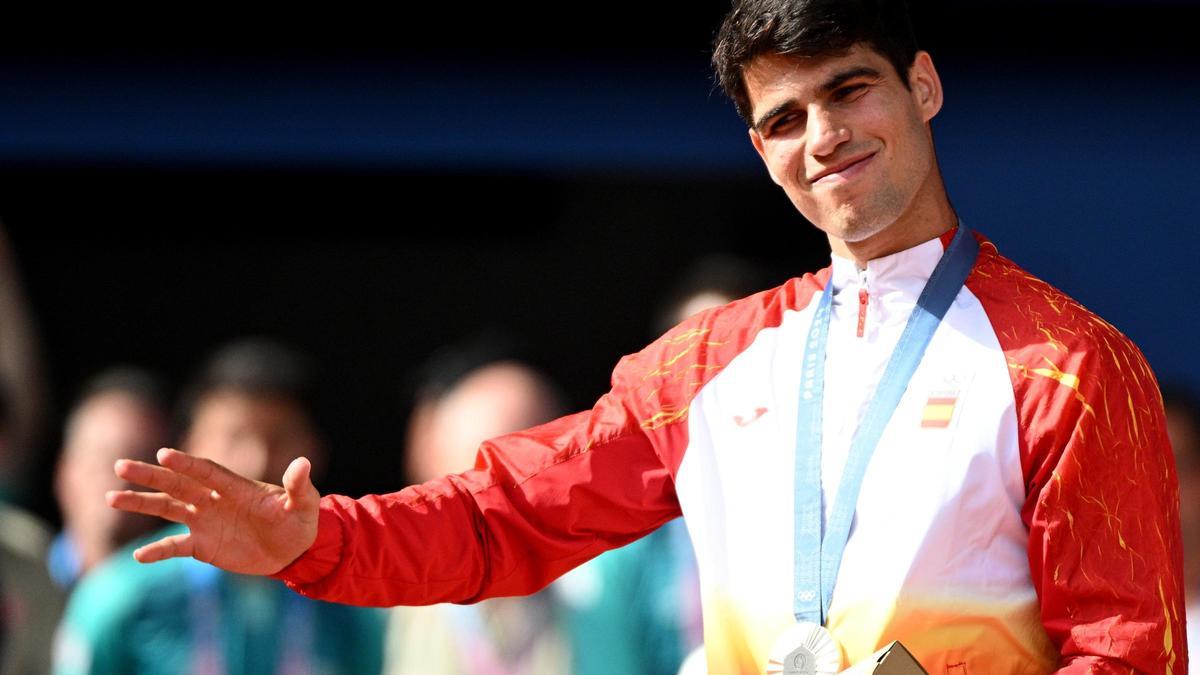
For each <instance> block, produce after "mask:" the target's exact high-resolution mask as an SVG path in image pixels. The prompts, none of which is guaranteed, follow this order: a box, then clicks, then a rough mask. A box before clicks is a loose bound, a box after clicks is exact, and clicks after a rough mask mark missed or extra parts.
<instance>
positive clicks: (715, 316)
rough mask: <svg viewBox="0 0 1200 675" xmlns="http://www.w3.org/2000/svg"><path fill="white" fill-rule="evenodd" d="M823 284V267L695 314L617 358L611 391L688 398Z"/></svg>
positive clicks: (825, 276) (826, 274)
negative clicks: (645, 345)
mask: <svg viewBox="0 0 1200 675" xmlns="http://www.w3.org/2000/svg"><path fill="white" fill-rule="evenodd" d="M828 279H829V270H828V268H827V269H824V270H821V271H819V272H817V273H815V274H805V275H804V276H802V277H796V278H793V279H789V280H788V281H786V282H784V283H783V284H781V285H779V286H776V287H774V288H770V289H767V290H765V291H760V292H758V293H755V294H753V295H750V296H747V297H745V298H741V299H738V300H734V301H733V302H730V303H728V304H726V305H722V306H720V307H714V308H712V309H707V310H704V311H702V312H699V313H697V314H694V315H693V316H691V317H689V318H687V319H685V320H684V321H683V322H681V323H680V324H679V325H677V326H675V327H674V328H672V329H671V330H669V331H667V332H666V333H664V334H663V335H662V336H661V337H660V338H658V339H657V340H655V341H654V342H652V343H651V344H650V345H649V346H647V347H646V348H645V349H643V350H641V351H639V352H637V353H635V354H630V355H629V356H626V357H624V358H623V359H621V362H620V363H619V364H618V365H617V370H616V371H615V372H614V374H613V385H614V388H621V387H623V388H627V389H635V390H640V391H643V392H647V393H648V392H653V391H662V390H664V389H665V390H669V391H672V392H674V398H683V399H690V398H691V397H692V396H693V395H695V393H696V391H698V390H699V389H700V388H701V387H702V386H703V385H704V384H705V383H706V382H707V381H708V380H709V379H711V377H712V376H713V375H715V374H716V373H717V372H719V371H720V370H721V368H723V367H724V366H725V365H726V364H728V363H729V362H730V361H731V360H732V359H733V358H734V357H735V356H737V355H738V354H740V353H741V352H742V351H744V350H745V349H746V348H747V347H748V346H749V345H750V343H751V342H753V341H754V338H755V337H756V336H757V335H758V333H759V332H760V331H762V330H764V329H767V328H773V327H777V326H779V325H780V323H781V322H782V321H783V317H784V315H785V313H786V312H788V311H799V310H802V309H804V308H805V307H807V306H808V305H809V303H811V302H813V301H814V299H815V298H816V297H817V296H819V294H820V292H821V290H822V289H823V288H824V287H825V283H826V282H827V281H828Z"/></svg>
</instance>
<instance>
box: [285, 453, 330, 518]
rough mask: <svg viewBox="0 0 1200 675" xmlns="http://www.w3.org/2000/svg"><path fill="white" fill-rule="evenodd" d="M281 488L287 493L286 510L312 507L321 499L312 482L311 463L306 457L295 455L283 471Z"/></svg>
mask: <svg viewBox="0 0 1200 675" xmlns="http://www.w3.org/2000/svg"><path fill="white" fill-rule="evenodd" d="M283 490H284V492H285V493H287V504H286V505H285V506H284V508H285V509H287V510H288V511H295V510H299V511H302V512H303V511H306V510H310V509H312V508H313V507H314V506H315V505H316V503H317V502H318V501H320V499H321V495H320V494H319V493H318V492H317V488H316V487H314V486H313V484H312V463H311V462H309V461H308V458H306V457H297V458H296V459H293V460H292V463H291V464H289V465H288V468H287V471H284V472H283Z"/></svg>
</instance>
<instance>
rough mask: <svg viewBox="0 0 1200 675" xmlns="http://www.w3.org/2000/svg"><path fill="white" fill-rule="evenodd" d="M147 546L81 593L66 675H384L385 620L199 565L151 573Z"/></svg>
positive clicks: (112, 563) (128, 553) (64, 662)
mask: <svg viewBox="0 0 1200 675" xmlns="http://www.w3.org/2000/svg"><path fill="white" fill-rule="evenodd" d="M185 531H186V530H185V528H183V527H182V526H174V527H170V528H167V529H166V530H163V531H161V532H159V533H158V534H156V535H154V536H153V538H152V539H157V538H159V537H162V536H166V535H170V534H176V533H181V532H185ZM152 539H147V540H146V541H150V540H152ZM146 541H142V542H137V543H135V544H133V545H131V546H129V547H127V548H126V549H123V550H121V551H119V552H117V553H116V554H114V555H113V556H112V557H111V558H110V559H108V560H107V561H105V563H104V564H102V565H101V566H100V567H98V568H96V569H95V570H94V571H93V572H92V573H90V574H88V575H87V576H86V577H85V578H84V579H83V580H82V581H81V582H80V583H79V585H78V586H77V587H76V589H75V591H74V593H72V595H71V597H70V600H69V601H68V604H67V611H66V614H65V616H64V618H63V622H62V624H61V625H60V627H59V630H58V634H57V636H56V637H55V650H54V652H55V656H54V673H55V674H56V675H78V674H82V673H92V674H107V673H113V674H117V673H121V674H137V673H154V674H156V675H157V674H164V675H171V674H176V673H178V674H183V673H189V674H194V673H211V674H213V675H218V674H225V673H228V674H230V675H233V674H242V673H246V674H250V673H254V674H256V675H257V674H266V673H280V674H282V673H313V674H321V673H355V674H357V673H378V672H380V670H381V668H382V659H383V629H384V615H383V613H382V612H381V611H379V610H376V609H368V608H360V607H348V606H344V605H335V604H330V603H324V602H319V601H315V600H309V599H307V598H303V597H301V596H299V595H297V594H295V593H293V592H292V591H290V590H288V589H287V588H286V587H285V586H284V585H283V584H282V583H280V582H277V581H274V580H271V579H267V578H263V577H251V576H243V575H239V574H230V573H227V572H223V571H220V570H218V569H216V568H214V567H212V566H210V565H207V564H205V563H201V562H197V561H195V560H192V559H190V558H186V559H184V558H175V559H171V560H165V561H162V562H157V563H153V564H150V565H143V564H141V563H138V562H136V561H135V560H134V559H133V556H132V551H133V549H134V548H136V547H137V546H139V545H141V544H144V543H146Z"/></svg>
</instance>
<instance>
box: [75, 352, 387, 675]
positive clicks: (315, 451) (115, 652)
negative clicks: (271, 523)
mask: <svg viewBox="0 0 1200 675" xmlns="http://www.w3.org/2000/svg"><path fill="white" fill-rule="evenodd" d="M310 405H311V385H310V381H309V375H308V373H307V368H306V366H305V362H304V361H303V359H302V358H301V357H300V356H299V355H297V354H296V353H294V352H292V351H291V350H290V349H287V348H285V347H283V346H281V345H278V344H275V343H273V342H270V341H265V340H246V341H240V342H236V343H233V344H231V345H228V346H226V347H225V348H223V349H221V350H219V351H218V352H217V353H216V354H215V355H213V357H212V358H211V359H210V360H209V362H208V363H207V364H206V365H205V367H204V369H203V370H202V371H201V373H200V374H199V375H198V376H197V378H196V380H195V381H194V382H193V384H192V386H191V387H189V389H188V391H187V392H185V401H184V406H183V409H184V410H185V411H186V417H187V420H186V429H185V431H184V435H183V442H182V445H181V447H182V448H183V449H185V450H186V451H187V452H188V453H189V454H190V456H193V457H196V458H197V459H200V458H203V459H204V460H205V461H218V462H221V463H222V464H225V465H227V466H231V467H234V468H235V469H236V470H237V471H239V472H240V473H241V474H243V475H245V476H250V477H253V478H261V477H265V476H268V475H272V474H278V473H280V472H282V471H283V468H284V467H286V466H287V465H288V463H289V462H291V461H292V460H294V459H295V458H296V457H298V456H301V455H304V456H306V457H313V458H314V460H319V459H320V457H321V455H322V454H323V449H322V447H321V441H320V437H319V435H318V433H317V430H316V428H315V426H314V423H313V419H312V415H311V412H310ZM231 526H232V528H240V527H242V526H243V524H242V523H233V524H231ZM181 529H182V528H179V527H178V526H174V527H173V528H171V529H169V530H168V531H167V532H168V533H171V532H178V531H180V530H181ZM162 535H163V533H159V534H158V535H157V536H162ZM382 647H383V617H382V616H381V615H380V613H379V612H378V611H377V610H369V609H363V608H357V607H344V606H338V605H332V604H328V603H321V602H316V601H312V600H308V599H307V598H301V597H300V596H297V595H295V594H293V593H290V592H288V591H287V590H286V589H283V588H282V587H281V586H280V585H279V584H276V583H273V582H271V581H269V580H266V579H261V578H257V577H248V576H242V575H238V574H228V573H225V572H221V571H220V570H217V569H215V568H213V567H210V566H209V565H205V564H203V563H200V562H197V561H195V560H174V561H171V562H170V563H168V564H166V565H159V566H154V567H144V566H140V565H137V564H136V563H134V562H133V561H132V560H130V559H129V557H128V556H127V555H118V556H114V557H113V558H111V559H110V560H109V561H108V562H106V563H104V564H102V565H100V566H99V567H97V568H96V569H95V570H94V571H93V572H92V573H91V574H89V575H88V576H87V577H85V578H84V579H83V580H82V581H81V582H80V583H79V585H78V586H77V587H76V590H75V592H74V593H73V594H72V596H71V599H70V601H69V603H68V607H67V612H66V615H65V617H64V619H63V624H62V626H61V628H60V630H59V635H58V637H57V639H56V645H55V664H54V672H56V673H60V674H63V675H65V674H69V673H92V674H94V675H95V674H100V673H121V674H126V673H156V674H157V673H210V674H213V675H218V674H221V673H229V674H233V673H281V674H282V673H330V672H338V673H378V672H380V669H381V667H382V660H383V656H382Z"/></svg>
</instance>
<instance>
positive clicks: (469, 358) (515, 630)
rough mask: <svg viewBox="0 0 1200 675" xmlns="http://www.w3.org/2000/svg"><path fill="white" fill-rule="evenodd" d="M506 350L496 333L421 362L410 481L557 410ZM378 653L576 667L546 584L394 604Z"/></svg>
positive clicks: (462, 463) (545, 388) (494, 666)
mask: <svg viewBox="0 0 1200 675" xmlns="http://www.w3.org/2000/svg"><path fill="white" fill-rule="evenodd" d="M515 354H516V350H514V349H512V348H511V346H510V345H508V344H507V342H506V341H504V340H501V339H477V340H473V341H469V342H467V343H464V344H462V345H456V346H451V347H447V348H445V349H443V350H441V351H440V352H438V353H437V354H435V355H434V356H433V357H432V358H431V359H430V360H429V362H428V363H427V364H426V365H425V366H424V367H423V368H422V372H421V374H420V378H419V379H420V380H421V383H420V384H419V386H418V387H417V390H416V395H415V399H416V400H415V404H414V406H413V410H412V414H411V417H410V420H409V426H408V432H407V437H406V441H407V453H406V456H405V460H406V468H407V473H408V478H409V480H410V481H416V482H424V481H426V480H430V479H432V478H436V477H439V476H444V475H447V474H451V473H458V472H461V471H465V470H467V469H469V468H471V467H472V466H474V464H475V452H476V450H477V449H478V448H479V444H480V443H481V442H483V441H485V440H487V439H489V438H493V437H496V436H501V435H503V434H506V433H510V432H513V431H516V430H518V429H524V428H526V427H529V426H533V425H536V424H541V423H542V422H545V421H547V420H550V419H553V418H554V417H556V416H558V415H560V414H561V413H562V411H563V409H564V406H563V404H562V399H561V396H560V394H559V393H558V391H557V389H556V388H555V387H554V385H553V384H552V383H551V382H550V381H549V380H548V379H547V378H546V377H545V376H544V375H542V374H541V373H539V372H538V371H536V370H534V369H533V368H532V367H530V366H528V365H526V364H525V363H523V362H522V361H520V360H518V359H517V357H516V355H515ZM551 588H553V586H552V587H551ZM386 651H387V669H386V672H387V673H388V674H389V675H459V674H462V675H467V674H471V675H475V674H478V675H485V674H488V673H521V674H526V675H529V674H543V673H544V674H546V675H550V674H556V673H569V672H576V671H574V670H573V669H572V667H571V649H570V647H569V645H568V643H567V639H566V636H565V635H564V634H563V632H562V630H561V628H560V618H559V608H558V607H557V605H556V603H555V600H554V596H553V595H552V592H551V591H550V590H549V589H547V590H543V591H542V592H540V593H536V594H534V595H531V596H528V597H518V598H494V599H491V600H485V601H483V602H480V603H478V604H475V605H451V604H445V605H432V606H427V607H397V608H395V609H393V610H392V611H391V618H390V620H389V627H388V638H387V650H386ZM610 672H615V671H610Z"/></svg>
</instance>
